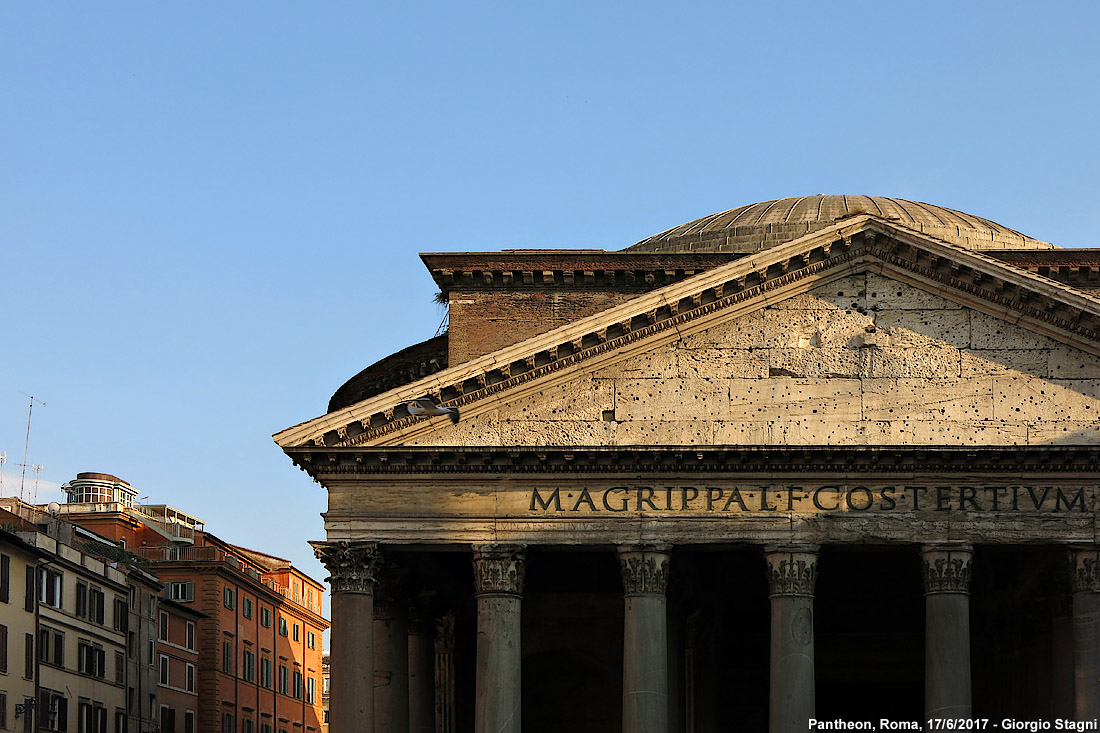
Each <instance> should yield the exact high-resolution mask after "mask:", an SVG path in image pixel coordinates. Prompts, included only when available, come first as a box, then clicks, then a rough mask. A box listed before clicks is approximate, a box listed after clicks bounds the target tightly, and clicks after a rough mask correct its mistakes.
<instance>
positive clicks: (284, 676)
mask: <svg viewBox="0 0 1100 733" xmlns="http://www.w3.org/2000/svg"><path fill="white" fill-rule="evenodd" d="M279 692H281V693H283V694H284V695H288V694H290V670H289V669H287V667H286V665H285V664H280V665H279Z"/></svg>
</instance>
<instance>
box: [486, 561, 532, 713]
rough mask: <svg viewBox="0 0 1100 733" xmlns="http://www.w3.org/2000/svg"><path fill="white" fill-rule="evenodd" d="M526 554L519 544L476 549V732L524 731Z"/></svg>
mask: <svg viewBox="0 0 1100 733" xmlns="http://www.w3.org/2000/svg"><path fill="white" fill-rule="evenodd" d="M524 566H525V558H524V554H523V548H522V547H520V546H519V545H483V546H481V547H478V548H476V549H475V551H474V584H475V594H474V595H475V596H476V598H477V679H476V684H477V692H476V695H475V699H474V732H475V733H520V730H521V727H520V688H521V677H520V666H521V665H520V661H521V659H522V656H521V648H520V605H521V603H522V600H523V576H524Z"/></svg>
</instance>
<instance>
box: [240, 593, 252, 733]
mask: <svg viewBox="0 0 1100 733" xmlns="http://www.w3.org/2000/svg"><path fill="white" fill-rule="evenodd" d="M241 615H242V616H244V617H245V618H252V599H251V598H242V599H241ZM248 722H251V721H247V720H242V721H241V728H244V724H245V723H248Z"/></svg>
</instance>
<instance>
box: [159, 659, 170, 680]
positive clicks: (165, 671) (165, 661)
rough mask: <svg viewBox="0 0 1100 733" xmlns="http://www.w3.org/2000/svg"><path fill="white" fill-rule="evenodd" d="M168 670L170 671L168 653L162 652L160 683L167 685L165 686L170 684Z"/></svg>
mask: <svg viewBox="0 0 1100 733" xmlns="http://www.w3.org/2000/svg"><path fill="white" fill-rule="evenodd" d="M168 671H169V670H168V655H167V654H161V655H160V683H161V684H162V685H165V686H167V685H168V679H169V677H168Z"/></svg>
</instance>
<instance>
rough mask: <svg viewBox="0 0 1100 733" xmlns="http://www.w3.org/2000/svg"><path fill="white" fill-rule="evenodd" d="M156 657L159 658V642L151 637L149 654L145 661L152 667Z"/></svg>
mask: <svg viewBox="0 0 1100 733" xmlns="http://www.w3.org/2000/svg"><path fill="white" fill-rule="evenodd" d="M156 658H157V642H156V641H154V640H153V639H150V640H149V656H148V657H146V658H145V663H146V664H148V665H149V666H150V667H151V666H153V665H154V664H155V663H156V662H155V661H154V660H155V659H156Z"/></svg>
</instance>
